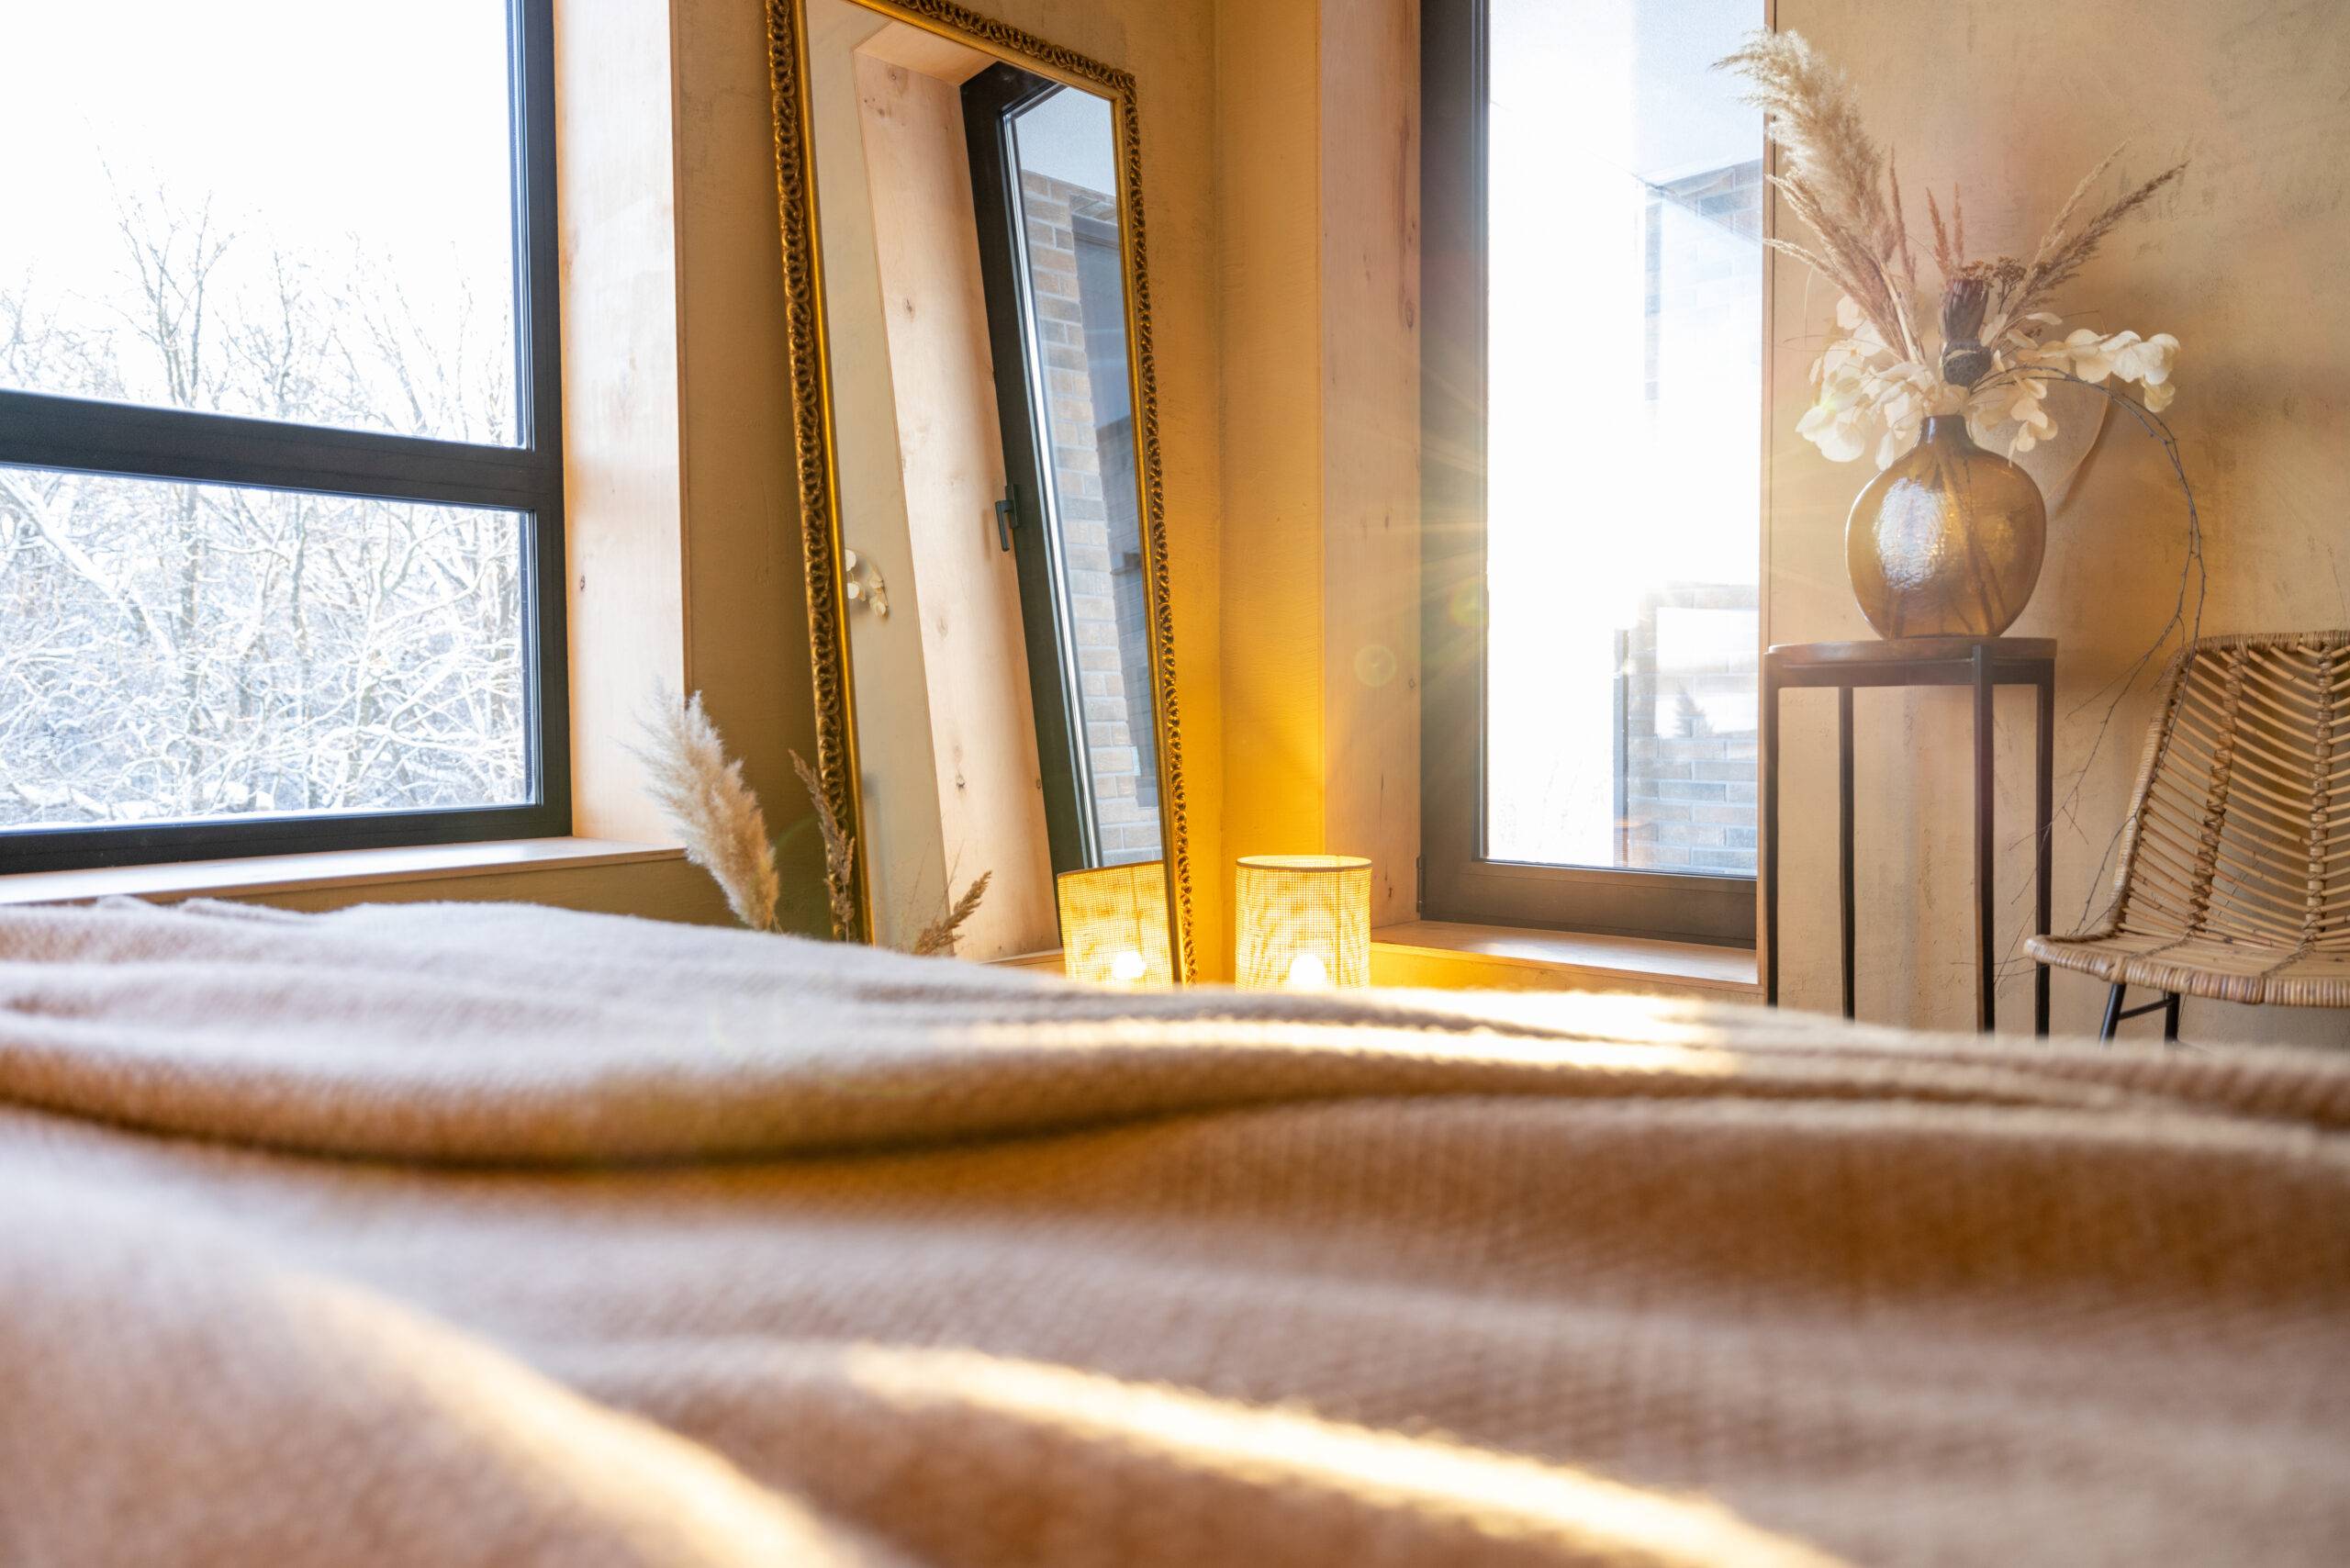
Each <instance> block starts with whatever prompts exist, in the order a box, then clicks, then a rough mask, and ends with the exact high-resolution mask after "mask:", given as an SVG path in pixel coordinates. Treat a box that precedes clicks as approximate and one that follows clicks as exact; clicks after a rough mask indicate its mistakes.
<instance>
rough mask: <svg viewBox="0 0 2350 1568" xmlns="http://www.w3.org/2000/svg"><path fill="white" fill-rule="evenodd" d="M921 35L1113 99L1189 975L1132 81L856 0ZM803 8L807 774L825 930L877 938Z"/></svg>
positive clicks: (798, 356)
mask: <svg viewBox="0 0 2350 1568" xmlns="http://www.w3.org/2000/svg"><path fill="white" fill-rule="evenodd" d="M853 3H854V4H856V5H857V6H861V7H863V8H865V9H867V10H870V11H874V12H877V13H878V14H880V15H882V16H886V17H892V18H894V19H896V20H898V21H901V22H904V23H907V24H908V25H910V26H912V27H915V28H922V29H923V30H924V31H927V32H932V33H936V34H939V35H941V36H942V37H945V38H948V39H954V40H955V41H957V42H959V43H963V44H967V45H968V46H970V47H971V48H973V49H977V50H981V51H982V52H984V53H987V54H991V55H993V56H995V57H996V58H998V59H1000V60H1004V61H1008V62H1011V63H1012V64H1013V65H1016V66H1018V67H1020V68H1021V69H1023V70H1024V71H1029V72H1033V73H1035V74H1037V75H1039V76H1044V77H1047V78H1049V79H1051V80H1054V81H1057V82H1060V83H1062V84H1066V85H1069V86H1073V87H1080V88H1083V89H1085V90H1087V91H1089V92H1091V93H1093V94H1096V95H1099V96H1101V97H1103V98H1106V99H1108V100H1109V102H1110V106H1111V111H1112V115H1113V121H1114V126H1115V134H1116V137H1117V146H1118V200H1119V206H1120V217H1121V222H1120V226H1119V228H1120V234H1121V242H1122V250H1123V252H1124V259H1125V286H1126V351H1127V363H1128V365H1129V366H1130V375H1131V376H1132V380H1133V394H1134V406H1135V409H1136V421H1135V422H1136V478H1137V484H1138V487H1139V489H1140V491H1141V496H1140V501H1141V506H1140V516H1141V523H1142V530H1141V532H1142V540H1143V553H1144V556H1145V561H1144V569H1145V570H1144V575H1145V580H1146V581H1147V584H1148V588H1149V599H1150V606H1149V609H1150V637H1151V650H1150V652H1151V658H1150V664H1151V700H1152V707H1153V711H1154V713H1155V715H1156V719H1155V722H1156V725H1157V729H1158V770H1159V799H1160V802H1161V805H1160V812H1161V826H1162V838H1163V842H1164V849H1165V854H1166V860H1167V892H1168V909H1169V916H1170V924H1171V926H1172V929H1171V930H1170V931H1169V941H1170V943H1171V944H1172V956H1173V959H1174V971H1175V973H1176V974H1178V975H1180V976H1181V977H1182V978H1183V979H1185V980H1196V979H1197V978H1198V968H1197V961H1196V958H1195V957H1194V955H1193V952H1192V865H1191V854H1190V835H1189V830H1188V828H1187V826H1186V823H1185V812H1184V798H1183V769H1182V747H1181V739H1180V737H1179V734H1178V730H1177V723H1176V702H1175V622H1174V612H1173V609H1172V605H1171V602H1170V599H1169V585H1168V572H1167V516H1166V491H1165V486H1164V483H1163V481H1162V478H1161V472H1160V463H1159V449H1158V384H1157V373H1156V369H1155V366H1154V364H1153V362H1152V358H1151V346H1150V278H1149V274H1148V272H1147V269H1146V268H1145V266H1144V263H1143V206H1142V142H1141V136H1140V132H1139V130H1138V129H1137V128H1136V117H1135V79H1134V77H1133V75H1132V74H1131V73H1127V72H1124V71H1116V70H1113V69H1112V68H1111V67H1109V66H1106V65H1103V64H1102V63H1101V62H1098V61H1093V60H1089V59H1087V58H1086V57H1085V56H1083V55H1080V54H1075V53H1072V52H1071V51H1069V50H1065V49H1062V48H1059V47H1058V46H1057V45H1054V44H1049V43H1046V42H1045V41H1044V40H1043V39H1038V38H1035V37H1033V36H1031V35H1030V34H1027V33H1024V32H1022V31H1021V30H1019V29H1018V28H1013V27H1008V26H1006V25H1005V24H1003V23H1002V22H998V21H993V20H990V18H988V17H982V16H979V14H977V13H976V12H972V11H968V10H966V9H964V8H963V7H962V6H956V5H951V4H947V3H946V0H853ZM802 6H803V0H767V57H768V66H769V73H770V75H771V78H772V81H773V86H774V93H775V126H776V137H775V158H776V189H777V196H778V208H779V211H780V215H781V220H782V229H783V286H784V312H785V327H786V332H787V336H788V339H789V345H790V353H791V392H792V423H793V436H794V444H795V446H796V448H797V451H798V454H799V461H800V539H801V547H802V550H803V553H804V558H805V563H806V574H807V593H808V632H809V654H810V663H811V666H812V667H813V678H814V682H815V695H816V770H817V775H818V779H819V787H820V788H821V789H822V791H823V796H824V799H825V801H826V802H827V803H828V804H829V805H830V806H831V808H832V811H833V812H834V815H835V816H836V817H837V818H838V819H839V821H841V822H842V823H845V824H847V825H848V829H849V831H850V832H851V833H853V834H855V835H856V843H855V846H854V847H855V856H854V862H855V863H854V865H853V866H852V867H850V868H847V869H846V871H845V873H844V872H842V871H841V870H839V869H837V868H828V870H827V878H828V879H829V880H830V881H831V883H832V887H831V892H832V894H833V907H834V909H835V910H836V911H837V910H846V911H847V912H849V914H850V919H849V920H848V921H847V922H845V923H841V922H838V921H837V920H836V924H846V925H847V927H848V928H847V929H844V930H840V931H837V932H836V933H835V935H841V936H844V937H847V936H852V935H853V936H855V937H856V939H857V940H860V941H865V942H870V941H872V940H873V929H874V925H873V913H872V907H871V901H870V899H869V898H868V896H867V894H868V880H869V879H868V876H867V859H866V847H865V841H866V837H867V834H866V833H865V831H864V823H863V815H862V803H861V800H860V794H861V792H860V790H859V788H858V784H857V778H858V774H857V745H856V712H855V698H854V689H853V688H852V685H851V682H850V678H849V647H848V628H847V619H846V614H845V610H846V595H845V587H846V584H845V579H844V577H843V571H842V549H843V546H842V543H841V518H840V505H839V493H838V487H837V485H836V483H835V476H836V474H837V467H836V449H835V444H834V429H833V396H832V390H833V389H832V367H831V364H830V360H829V350H828V348H827V344H826V339H825V330H824V321H825V315H824V282H823V272H822V265H821V263H819V261H818V256H817V246H816V236H817V232H818V216H817V209H816V181H815V179H814V178H813V176H812V174H811V168H812V162H813V159H812V153H811V122H810V93H809V83H808V61H807V52H806V50H805V48H804V47H803V39H802V20H801V16H802Z"/></svg>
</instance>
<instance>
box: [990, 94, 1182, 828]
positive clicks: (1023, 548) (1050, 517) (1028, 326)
mask: <svg viewBox="0 0 2350 1568" xmlns="http://www.w3.org/2000/svg"><path fill="white" fill-rule="evenodd" d="M1083 91H1084V89H1082V88H1078V87H1071V86H1068V85H1066V84H1060V83H1056V82H1053V81H1051V80H1049V79H1047V78H1046V77H1043V76H1039V75H1037V74H1035V73H1032V72H1028V71H1024V70H1022V69H1021V68H1020V67H1018V66H1016V65H1013V64H1011V63H1009V62H997V63H996V64H994V65H992V66H990V67H989V68H988V69H987V70H985V71H983V72H980V73H978V74H977V75H975V76H973V77H972V78H971V79H970V80H969V81H968V82H966V83H965V84H963V88H962V106H963V125H964V134H965V138H966V149H967V151H968V158H969V162H970V169H971V186H972V207H973V213H974V216H975V218H976V219H977V222H978V227H979V270H980V281H981V286H982V292H983V293H984V295H985V297H986V305H987V317H988V339H989V346H990V359H991V369H992V373H993V379H994V384H995V392H996V409H997V417H998V425H999V428H1000V429H1001V431H1002V437H1003V455H1004V472H1005V474H1006V476H1007V480H1008V487H1009V488H1008V491H1007V494H1006V495H1005V497H1004V502H1005V506H1004V509H1003V511H1002V516H1003V518H1004V523H1005V530H1004V533H1003V538H1004V542H1005V547H1006V548H1007V549H1009V550H1011V551H1012V553H1013V556H1014V562H1015V570H1016V574H1017V577H1018V580H1019V586H1020V598H1021V604H1022V617H1021V619H1022V623H1023V627H1024V633H1025V635H1026V640H1027V653H1028V676H1029V689H1030V700H1031V704H1032V707H1033V709H1034V711H1035V719H1036V738H1037V754H1038V756H1037V761H1038V775H1039V778H1038V781H1039V784H1040V786H1041V788H1042V791H1043V794H1044V798H1045V816H1046V837H1047V840H1048V842H1049V846H1050V852H1051V857H1052V863H1053V868H1054V870H1055V871H1056V872H1057V873H1068V872H1071V871H1077V870H1082V869H1090V868H1101V867H1105V866H1111V865H1118V864H1128V863H1137V862H1143V861H1148V860H1156V859H1158V858H1160V857H1162V856H1163V855H1164V854H1165V846H1164V844H1163V842H1161V838H1162V837H1163V824H1162V823H1161V819H1160V813H1159V812H1158V805H1157V797H1158V734H1157V713H1156V710H1155V696H1154V694H1153V693H1152V692H1151V691H1150V690H1149V689H1148V686H1147V680H1148V669H1147V658H1146V659H1145V660H1144V661H1143V664H1142V666H1141V668H1142V671H1143V682H1144V688H1143V690H1142V693H1141V698H1142V700H1141V703H1140V708H1141V712H1140V714H1139V716H1137V714H1136V711H1135V704H1134V699H1135V695H1136V694H1135V693H1134V692H1133V691H1131V690H1127V691H1125V701H1126V704H1127V708H1126V719H1125V722H1126V724H1127V727H1128V739H1129V743H1130V744H1131V745H1132V746H1133V748H1134V749H1135V750H1136V754H1137V760H1136V790H1144V789H1146V788H1147V791H1148V792H1147V795H1137V797H1136V798H1137V799H1138V800H1140V801H1146V802H1147V805H1148V808H1149V809H1148V813H1147V814H1148V820H1149V823H1150V826H1151V828H1152V830H1153V835H1154V836H1153V841H1152V842H1151V844H1150V845H1149V846H1147V847H1137V846H1125V845H1120V846H1113V845H1111V844H1109V843H1108V842H1107V838H1108V836H1109V834H1108V828H1109V827H1110V826H1112V825H1115V824H1105V823H1103V822H1102V801H1103V800H1104V799H1105V798H1106V797H1105V795H1104V794H1103V793H1102V785H1101V782H1100V780H1099V778H1097V774H1096V768H1095V756H1094V754H1095V751H1096V749H1097V748H1096V747H1095V745H1093V743H1092V737H1091V721H1092V715H1091V712H1090V711H1089V710H1088V707H1087V697H1086V693H1085V691H1084V689H1083V685H1082V682H1083V678H1084V675H1085V674H1086V673H1087V672H1086V671H1085V670H1084V669H1083V668H1082V667H1081V666H1082V659H1081V656H1080V655H1081V654H1082V652H1083V650H1084V644H1083V641H1082V639H1081V638H1080V635H1079V629H1078V626H1077V622H1076V613H1075V610H1074V603H1075V600H1076V599H1077V598H1078V597H1079V596H1078V595H1077V593H1076V591H1075V589H1074V588H1073V587H1072V585H1071V584H1070V582H1069V580H1068V575H1069V566H1068V557H1067V550H1068V546H1069V541H1068V538H1067V534H1066V523H1067V521H1069V520H1067V519H1065V518H1064V516H1063V510H1064V507H1065V506H1066V505H1067V504H1068V501H1067V498H1064V496H1063V495H1062V493H1061V484H1062V476H1060V474H1059V473H1058V459H1057V455H1056V454H1057V452H1058V450H1059V448H1060V445H1061V443H1060V442H1058V441H1057V439H1056V438H1057V435H1058V434H1059V433H1060V432H1059V431H1057V429H1056V426H1055V415H1054V411H1053V402H1054V394H1053V392H1052V391H1051V389H1050V386H1049V375H1048V372H1047V370H1046V366H1047V364H1048V363H1049V361H1050V355H1049V354H1048V353H1046V344H1045V342H1044V341H1043V336H1042V326H1041V322H1040V320H1039V314H1038V311H1039V308H1038V305H1037V294H1036V291H1035V267H1034V264H1033V261H1032V257H1031V254H1030V245H1031V239H1030V232H1029V230H1030V219H1031V216H1032V215H1031V213H1030V211H1029V206H1028V198H1027V196H1026V193H1025V192H1024V189H1023V186H1022V180H1021V175H1022V174H1024V172H1026V160H1025V159H1024V156H1023V154H1022V152H1021V150H1020V143H1019V132H1020V125H1021V121H1022V119H1023V118H1024V117H1025V116H1027V115H1028V114H1030V113H1032V112H1034V111H1035V110H1036V109H1038V108H1041V107H1043V106H1046V104H1047V103H1049V102H1050V101H1051V100H1053V99H1055V98H1057V97H1058V96H1059V95H1062V94H1064V93H1081V92H1083ZM1105 151H1110V150H1109V149H1106V148H1105ZM1098 194H1100V195H1102V196H1106V197H1107V198H1108V199H1109V201H1110V202H1111V203H1112V205H1113V218H1112V220H1111V222H1110V226H1109V228H1108V230H1107V237H1106V238H1107V243H1108V245H1109V246H1111V247H1113V248H1114V247H1117V246H1118V245H1119V244H1120V239H1119V234H1118V230H1117V226H1116V223H1115V219H1114V207H1115V204H1116V203H1117V202H1118V201H1119V200H1120V199H1121V198H1120V196H1119V193H1118V192H1117V191H1116V190H1114V189H1113V190H1110V191H1107V192H1102V193H1098ZM1090 221H1091V219H1088V218H1080V217H1079V216H1076V215H1072V216H1071V219H1070V238H1071V245H1072V254H1073V256H1074V257H1075V258H1076V259H1075V260H1073V261H1072V262H1071V263H1070V278H1071V281H1072V284H1073V285H1074V286H1077V287H1078V288H1079V293H1078V294H1077V295H1076V296H1074V297H1069V302H1070V304H1071V305H1072V306H1073V307H1074V308H1077V309H1079V310H1080V312H1082V311H1083V310H1084V308H1085V301H1086V297H1085V293H1084V289H1083V285H1082V282H1081V275H1082V267H1083V261H1084V249H1083V246H1084V243H1085V241H1087V240H1088V239H1089V238H1090V239H1091V240H1093V241H1097V242H1098V241H1100V240H1101V239H1102V236H1101V235H1099V234H1096V235H1091V236H1088V235H1086V234H1085V233H1084V232H1083V226H1084V225H1085V224H1087V223H1088V222H1090ZM1113 253H1117V254H1118V255H1119V261H1120V264H1119V267H1118V269H1117V271H1116V273H1115V277H1116V281H1117V283H1118V285H1119V287H1120V290H1121V293H1120V297H1119V299H1118V311H1117V320H1118V323H1119V329H1120V342H1121V345H1122V348H1123V346H1124V342H1125V340H1124V327H1125V319H1126V301H1125V297H1124V293H1123V290H1124V287H1125V268H1124V258H1123V253H1122V252H1115V251H1114V249H1113ZM1076 325H1077V326H1078V328H1079V335H1080V337H1081V338H1083V337H1088V336H1090V335H1091V332H1092V331H1093V330H1094V329H1095V327H1096V325H1097V323H1096V322H1095V321H1093V320H1090V319H1080V320H1079V321H1078V322H1077V323H1076ZM1123 369H1124V373H1125V375H1128V376H1131V375H1132V366H1131V364H1130V363H1125V364H1123ZM1086 374H1087V375H1088V378H1089V382H1090V383H1091V374H1092V373H1091V365H1090V364H1089V366H1088V369H1087V371H1086ZM1126 420H1127V430H1128V432H1129V433H1128V442H1129V443H1130V459H1131V462H1130V465H1128V466H1125V467H1124V468H1122V469H1113V465H1110V464H1109V463H1107V462H1106V461H1102V462H1101V463H1100V464H1099V468H1098V475H1097V477H1098V483H1097V484H1096V486H1095V487H1096V488H1098V489H1100V490H1101V491H1102V496H1101V498H1100V500H1101V503H1102V510H1103V511H1104V512H1105V514H1107V516H1108V517H1109V519H1110V521H1111V522H1112V523H1113V524H1114V522H1115V521H1116V520H1117V513H1116V510H1115V509H1114V507H1113V504H1112V503H1113V493H1112V492H1113V487H1123V490H1122V491H1121V493H1122V494H1123V495H1124V496H1125V498H1126V499H1127V500H1128V501H1129V502H1130V503H1131V510H1130V515H1128V516H1127V517H1126V519H1125V521H1127V522H1128V523H1129V524H1131V525H1132V526H1133V528H1134V529H1135V531H1136V552H1137V553H1136V560H1137V563H1139V561H1140V559H1141V556H1140V543H1141V541H1140V532H1141V528H1142V520H1141V515H1140V498H1139V494H1138V492H1136V491H1135V489H1134V483H1135V481H1134V476H1135V473H1136V468H1135V467H1134V466H1133V465H1132V463H1138V461H1139V454H1136V453H1132V452H1131V443H1132V442H1133V441H1134V439H1135V436H1134V433H1133V432H1134V425H1133V411H1132V398H1131V388H1130V387H1129V388H1128V398H1127V401H1126ZM1099 428H1100V427H1098V426H1097V427H1096V431H1095V433H1096V435H1097V436H1098V433H1099ZM1095 451H1096V454H1097V458H1099V457H1100V456H1101V454H1100V447H1099V443H1098V441H1097V444H1096V448H1095ZM1114 545H1115V541H1114V540H1113V541H1112V545H1111V547H1112V548H1113V549H1114ZM1116 569H1117V568H1116V562H1115V559H1114V556H1113V559H1112V561H1111V564H1110V566H1109V568H1108V570H1109V572H1110V574H1111V575H1112V576H1113V577H1114V575H1115V572H1116ZM1137 569H1139V568H1138V567H1137ZM1111 597H1112V598H1113V600H1114V598H1115V587H1114V584H1113V588H1112V591H1111ZM1113 618H1114V617H1113ZM1135 631H1136V635H1138V636H1140V637H1142V638H1143V639H1144V640H1145V643H1146V644H1147V639H1148V637H1149V631H1148V626H1147V619H1145V620H1143V621H1141V622H1138V623H1137V625H1136V628H1135ZM1113 646H1114V648H1115V649H1116V651H1117V654H1118V655H1119V660H1120V665H1119V670H1118V673H1119V676H1120V680H1121V683H1122V686H1123V685H1124V684H1125V683H1127V682H1129V681H1130V680H1131V678H1132V671H1133V667H1134V662H1133V661H1132V660H1131V659H1130V658H1128V657H1127V655H1129V654H1130V652H1131V649H1130V648H1129V647H1128V645H1127V644H1126V642H1125V639H1124V638H1123V637H1121V638H1120V640H1119V641H1118V642H1116V643H1115V644H1113Z"/></svg>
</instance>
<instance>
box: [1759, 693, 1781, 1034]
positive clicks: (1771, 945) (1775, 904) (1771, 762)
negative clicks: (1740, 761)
mask: <svg viewBox="0 0 2350 1568" xmlns="http://www.w3.org/2000/svg"><path fill="white" fill-rule="evenodd" d="M1761 717H1762V1003H1763V1005H1764V1006H1766V1007H1776V1006H1778V1005H1779V678H1778V670H1777V667H1776V666H1774V665H1773V664H1772V662H1771V659H1770V656H1769V655H1763V659H1762V715H1761Z"/></svg>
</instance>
